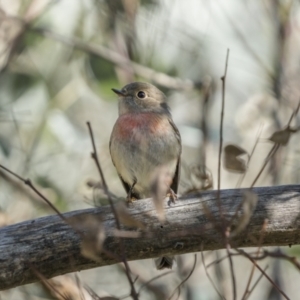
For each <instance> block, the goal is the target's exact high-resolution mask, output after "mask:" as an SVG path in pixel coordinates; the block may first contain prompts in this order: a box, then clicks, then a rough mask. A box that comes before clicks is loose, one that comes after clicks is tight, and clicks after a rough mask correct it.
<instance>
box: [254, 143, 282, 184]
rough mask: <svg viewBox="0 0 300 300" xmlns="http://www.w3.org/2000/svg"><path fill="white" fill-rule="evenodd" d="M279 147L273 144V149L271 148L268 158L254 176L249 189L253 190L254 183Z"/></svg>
mask: <svg viewBox="0 0 300 300" xmlns="http://www.w3.org/2000/svg"><path fill="white" fill-rule="evenodd" d="M279 147H280V145H279V144H274V145H273V147H272V148H271V150H270V152H269V154H268V156H267V157H266V159H265V162H264V164H263V166H262V167H261V169H260V171H259V172H258V174H257V175H256V177H255V178H254V180H253V182H252V184H251V186H250V188H253V187H254V185H255V183H256V182H257V180H258V179H259V177H260V175H261V174H262V172H263V171H264V169H265V168H266V166H267V164H268V162H269V161H270V159H271V157H272V156H273V155H275V153H276V152H277V150H278V149H279Z"/></svg>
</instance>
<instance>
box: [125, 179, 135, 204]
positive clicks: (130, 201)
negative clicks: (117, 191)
mask: <svg viewBox="0 0 300 300" xmlns="http://www.w3.org/2000/svg"><path fill="white" fill-rule="evenodd" d="M135 184H136V179H135V180H134V181H133V184H132V185H131V187H130V189H129V192H128V194H127V198H126V201H127V203H132V202H133V201H134V200H136V199H135V198H134V197H132V196H131V194H132V191H133V188H134V186H135Z"/></svg>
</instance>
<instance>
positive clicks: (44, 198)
mask: <svg viewBox="0 0 300 300" xmlns="http://www.w3.org/2000/svg"><path fill="white" fill-rule="evenodd" d="M0 168H2V169H3V170H5V171H6V172H8V173H10V174H11V175H13V176H14V177H16V178H18V179H19V180H21V181H23V182H24V183H25V184H26V185H28V186H29V187H30V188H31V189H32V190H33V191H34V192H35V193H36V194H37V195H38V196H39V197H41V198H42V199H43V200H44V201H45V202H46V203H47V204H48V205H49V206H50V207H51V208H52V209H53V210H54V211H55V212H56V213H57V214H58V215H59V217H60V218H61V219H62V220H64V221H65V222H66V223H68V222H67V220H66V218H65V217H64V216H63V215H62V214H61V213H60V211H59V210H58V209H57V208H56V207H55V206H54V205H53V204H52V203H51V202H50V201H49V200H48V199H47V198H46V197H45V196H44V195H43V194H42V193H41V192H39V191H38V190H37V189H36V187H35V186H34V185H33V183H32V182H31V180H30V179H25V178H23V177H21V176H20V175H18V174H16V173H15V172H13V171H11V170H9V169H8V168H6V167H4V166H3V165H1V164H0Z"/></svg>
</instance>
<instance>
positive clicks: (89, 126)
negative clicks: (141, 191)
mask: <svg viewBox="0 0 300 300" xmlns="http://www.w3.org/2000/svg"><path fill="white" fill-rule="evenodd" d="M86 123H87V126H88V129H89V133H90V137H91V141H92V146H93V152H92V153H91V156H92V158H93V160H94V161H95V163H96V166H97V169H98V171H99V174H100V177H101V180H102V184H103V190H104V192H105V193H106V195H107V197H108V201H109V204H110V207H111V210H112V213H113V215H114V218H115V221H116V227H117V229H118V230H121V225H120V221H119V217H118V214H117V212H116V209H115V207H114V203H113V200H112V198H111V195H110V193H109V192H108V187H107V184H106V181H105V177H104V174H103V172H102V168H101V165H100V161H99V158H98V155H97V151H96V144H95V139H94V134H93V130H92V127H91V124H90V122H86ZM120 246H121V253H122V262H123V264H124V266H125V274H126V276H127V279H128V281H129V284H130V287H131V297H132V298H133V299H134V300H138V293H137V291H136V290H135V286H134V282H133V280H132V278H131V275H130V273H131V271H130V267H129V265H128V262H127V259H126V255H125V247H124V243H123V240H122V239H120Z"/></svg>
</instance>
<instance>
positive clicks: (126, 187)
mask: <svg viewBox="0 0 300 300" xmlns="http://www.w3.org/2000/svg"><path fill="white" fill-rule="evenodd" d="M109 152H110V157H111V160H112V163H113V165H114V166H115V167H116V164H115V162H114V159H113V156H112V154H111V137H110V140H109ZM116 170H117V168H116ZM117 173H118V176H119V178H120V180H121V182H122V185H123V187H124V189H125V191H126V193H127V195H128V193H129V191H130V188H131V186H130V184H128V183H127V182H126V181H124V179H123V178H122V176H121V175H120V174H119V172H118V171H117ZM131 195H132V197H134V198H136V199H141V197H140V195H139V194H137V193H136V192H131Z"/></svg>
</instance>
